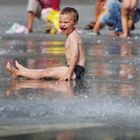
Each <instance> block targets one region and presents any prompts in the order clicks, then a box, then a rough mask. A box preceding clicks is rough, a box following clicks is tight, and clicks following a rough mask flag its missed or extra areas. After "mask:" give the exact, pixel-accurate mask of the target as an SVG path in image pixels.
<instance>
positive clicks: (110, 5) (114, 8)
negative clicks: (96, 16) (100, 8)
mask: <svg viewBox="0 0 140 140" xmlns="http://www.w3.org/2000/svg"><path fill="white" fill-rule="evenodd" d="M121 5H122V3H121V2H119V1H118V0H109V1H107V3H106V5H105V8H106V9H107V10H106V12H105V13H103V14H102V16H101V19H100V20H101V23H103V24H105V25H109V26H110V25H111V26H112V27H113V29H114V30H115V31H116V32H121V31H122V26H121Z"/></svg>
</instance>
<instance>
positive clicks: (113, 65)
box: [0, 39, 140, 140]
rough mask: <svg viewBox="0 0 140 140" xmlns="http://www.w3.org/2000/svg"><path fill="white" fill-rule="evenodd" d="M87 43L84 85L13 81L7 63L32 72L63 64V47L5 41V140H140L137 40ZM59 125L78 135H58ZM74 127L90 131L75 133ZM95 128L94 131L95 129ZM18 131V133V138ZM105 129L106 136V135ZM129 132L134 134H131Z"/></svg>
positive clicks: (1, 87) (1, 128)
mask: <svg viewBox="0 0 140 140" xmlns="http://www.w3.org/2000/svg"><path fill="white" fill-rule="evenodd" d="M85 44H86V45H85V47H86V56H87V63H86V67H87V68H86V75H85V78H84V79H83V80H81V81H79V82H62V81H53V80H52V81H43V80H42V81H41V80H37V81H36V80H26V79H19V80H16V81H12V80H11V79H10V76H9V74H8V73H7V72H6V71H5V64H6V62H7V61H10V62H11V63H14V61H15V60H18V61H19V62H20V63H22V64H23V65H25V66H27V67H29V68H46V67H53V66H60V65H65V58H64V42H63V41H43V40H40V41H39V40H36V41H35V40H31V39H27V40H23V39H21V40H8V39H5V40H4V39H2V40H1V42H0V58H1V59H0V63H1V66H0V73H1V74H0V79H1V80H0V114H1V116H0V133H1V138H2V139H10V138H12V137H11V136H10V137H2V134H5V136H6V135H18V134H20V135H21V134H25V135H21V136H13V139H18V138H21V137H23V136H24V137H25V139H29V138H30V139H34V138H35V137H37V138H38V139H44V137H45V139H47V138H48V139H52V138H53V139H65V137H66V139H67V140H68V139H71V140H73V139H80V140H82V139H83V138H84V140H88V139H91V138H94V139H108V138H111V139H117V138H120V139H124V138H126V139H133V138H135V137H138V138H139V134H138V133H136V132H137V131H136V129H137V130H140V123H139V122H140V120H139V118H140V106H139V100H140V99H139V90H140V89H139V87H140V86H139V78H140V77H139V75H140V74H139V69H140V68H139V62H140V61H139V55H140V50H139V47H138V45H137V41H135V40H126V41H120V40H113V41H112V40H106V39H102V40H100V41H97V40H94V41H93V42H91V43H90V42H88V40H87V41H86V42H85ZM57 124H61V126H63V127H60V128H61V129H66V128H70V129H72V130H73V129H74V130H73V131H74V136H73V134H72V137H70V138H69V137H68V138H67V135H66V136H63V137H62V138H60V137H58V136H57V135H59V132H54V131H56V129H57V127H58V126H56V125H57ZM62 124H63V125H62ZM69 124H72V125H70V126H69ZM96 124H98V127H97V126H96ZM19 126H21V130H20V129H19ZM29 126H30V127H32V128H33V129H31V130H32V131H29V129H28V127H29ZM59 126H60V125H59ZM76 126H78V127H77V128H86V129H76V130H75V128H76ZM94 126H95V128H92V127H94ZM88 127H90V128H88ZM110 127H111V129H110ZM13 128H14V129H13ZM17 128H18V129H19V132H18V133H16V132H17ZM37 128H38V129H37ZM47 128H50V130H53V131H52V132H46V133H45V132H44V131H48V129H47ZM98 128H99V129H98ZM104 129H105V130H106V132H104V131H103V130H104ZM116 129H118V131H116ZM129 129H132V130H135V131H134V132H132V133H130V131H129ZM122 130H124V131H122ZM42 131H43V132H44V133H43V132H42ZM37 132H38V133H37ZM61 132H62V134H61ZM61 132H60V135H63V134H65V133H66V132H65V131H62V130H61ZM70 132H71V131H70ZM27 133H33V134H27ZM34 133H35V134H34ZM66 134H67V133H66ZM50 135H51V137H50ZM82 137H83V138H82Z"/></svg>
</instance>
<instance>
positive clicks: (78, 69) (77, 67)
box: [74, 65, 85, 79]
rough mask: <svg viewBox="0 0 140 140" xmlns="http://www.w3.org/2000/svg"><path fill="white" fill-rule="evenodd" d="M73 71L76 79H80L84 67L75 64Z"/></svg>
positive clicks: (83, 72)
mask: <svg viewBox="0 0 140 140" xmlns="http://www.w3.org/2000/svg"><path fill="white" fill-rule="evenodd" d="M74 72H75V74H76V79H81V78H82V77H83V76H84V74H85V68H84V67H83V66H80V65H76V66H75V68H74Z"/></svg>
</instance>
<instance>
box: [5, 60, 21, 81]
mask: <svg viewBox="0 0 140 140" xmlns="http://www.w3.org/2000/svg"><path fill="white" fill-rule="evenodd" d="M6 69H7V70H8V71H9V73H10V74H11V75H12V77H13V79H16V78H17V77H18V75H17V71H18V70H17V69H16V68H14V67H13V66H11V64H10V62H8V63H7V65H6Z"/></svg>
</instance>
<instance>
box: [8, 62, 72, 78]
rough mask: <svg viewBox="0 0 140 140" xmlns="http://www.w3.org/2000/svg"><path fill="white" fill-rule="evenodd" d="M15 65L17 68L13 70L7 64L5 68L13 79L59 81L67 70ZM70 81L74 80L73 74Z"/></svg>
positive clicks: (64, 67)
mask: <svg viewBox="0 0 140 140" xmlns="http://www.w3.org/2000/svg"><path fill="white" fill-rule="evenodd" d="M15 64H16V67H17V68H14V67H13V66H12V65H11V64H10V63H9V62H8V63H7V66H6V68H7V70H8V71H9V72H10V73H11V75H12V77H13V78H14V79H16V78H18V77H24V78H28V79H43V78H52V79H60V78H61V77H62V76H63V75H64V74H65V72H66V71H67V69H68V67H66V66H61V67H51V68H46V69H28V68H26V67H24V66H22V65H21V64H19V63H18V62H17V61H16V62H15ZM72 79H75V74H73V76H72Z"/></svg>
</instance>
